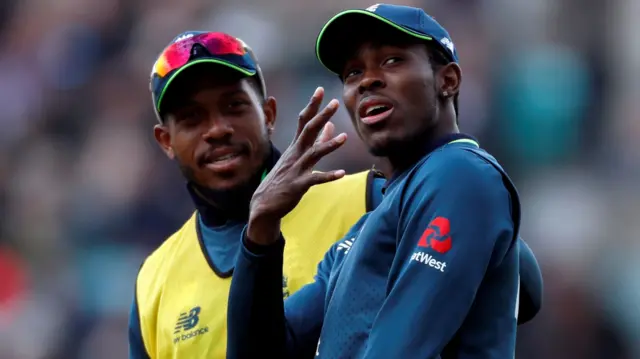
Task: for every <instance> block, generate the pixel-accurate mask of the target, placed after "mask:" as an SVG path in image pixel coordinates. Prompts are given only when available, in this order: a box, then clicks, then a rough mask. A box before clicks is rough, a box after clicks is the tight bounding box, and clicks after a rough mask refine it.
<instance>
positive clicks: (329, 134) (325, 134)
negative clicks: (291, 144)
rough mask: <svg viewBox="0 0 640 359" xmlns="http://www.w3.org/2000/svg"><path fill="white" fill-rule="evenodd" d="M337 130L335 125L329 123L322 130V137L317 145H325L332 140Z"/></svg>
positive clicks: (317, 141)
mask: <svg viewBox="0 0 640 359" xmlns="http://www.w3.org/2000/svg"><path fill="white" fill-rule="evenodd" d="M335 129H336V126H334V125H333V123H331V122H327V123H326V124H325V125H324V127H323V128H322V132H321V133H320V137H318V139H317V140H316V143H323V142H327V141H329V140H331V139H332V138H333V132H334V131H335Z"/></svg>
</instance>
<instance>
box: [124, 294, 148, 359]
mask: <svg viewBox="0 0 640 359" xmlns="http://www.w3.org/2000/svg"><path fill="white" fill-rule="evenodd" d="M129 359H150V357H149V354H148V353H147V350H146V349H145V346H144V342H143V339H142V331H141V330H140V315H139V313H138V304H137V300H136V297H135V294H134V298H133V300H132V303H131V310H130V311H129Z"/></svg>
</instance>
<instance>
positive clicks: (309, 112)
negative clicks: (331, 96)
mask: <svg viewBox="0 0 640 359" xmlns="http://www.w3.org/2000/svg"><path fill="white" fill-rule="evenodd" d="M323 98H324V89H323V88H322V87H318V88H317V89H316V91H315V92H314V93H313V95H312V96H311V99H310V100H309V104H308V105H307V106H306V107H305V108H304V109H302V111H300V114H299V115H298V129H297V131H296V137H295V138H294V141H295V139H296V138H298V136H300V133H302V129H303V128H304V126H305V125H306V124H307V122H309V121H311V119H312V118H313V117H314V116H315V115H316V114H317V113H318V111H319V110H320V104H322V99H323Z"/></svg>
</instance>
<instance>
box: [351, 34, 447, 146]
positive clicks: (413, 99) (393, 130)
mask: <svg viewBox="0 0 640 359" xmlns="http://www.w3.org/2000/svg"><path fill="white" fill-rule="evenodd" d="M454 66H455V67H457V65H454ZM449 67H451V66H450V65H447V66H445V67H444V68H443V69H440V70H438V71H436V72H435V73H434V71H433V69H432V66H431V63H430V61H429V56H428V53H427V50H426V47H425V45H424V44H423V43H417V44H402V45H387V44H384V43H383V44H380V43H372V42H364V43H362V44H361V45H360V46H359V47H358V48H357V50H356V51H355V52H354V54H353V55H352V56H350V57H349V58H348V60H347V61H346V63H345V66H344V68H343V72H342V74H341V77H342V80H343V85H344V86H343V101H344V104H345V107H346V109H347V112H348V113H349V115H350V117H351V120H352V122H353V124H354V126H355V128H356V131H357V132H358V134H359V136H360V137H361V138H362V140H363V141H364V142H365V144H366V145H367V147H368V148H369V150H370V151H371V153H372V154H373V155H375V156H393V155H394V153H395V154H398V152H400V153H402V149H403V148H405V149H406V148H410V147H411V146H412V145H414V144H415V143H417V142H418V141H423V142H424V141H428V140H429V139H430V137H432V133H433V132H434V131H433V130H434V128H435V127H437V125H438V121H439V119H440V117H441V116H440V112H441V111H442V110H443V108H444V107H446V106H447V103H442V101H441V100H440V98H439V96H440V94H441V93H442V92H443V91H445V90H446V91H448V92H449V93H450V94H454V93H455V92H457V87H458V84H459V68H458V72H457V74H456V73H455V72H456V71H455V69H454V70H451V69H449ZM449 102H451V101H449ZM449 105H450V106H451V109H453V105H452V104H449Z"/></svg>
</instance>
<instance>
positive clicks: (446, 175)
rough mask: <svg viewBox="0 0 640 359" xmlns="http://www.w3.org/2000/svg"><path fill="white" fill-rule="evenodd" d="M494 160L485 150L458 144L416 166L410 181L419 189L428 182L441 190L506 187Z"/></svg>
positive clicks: (437, 151)
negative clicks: (472, 148) (473, 149)
mask: <svg viewBox="0 0 640 359" xmlns="http://www.w3.org/2000/svg"><path fill="white" fill-rule="evenodd" d="M478 152H480V153H482V154H483V155H480V154H478ZM492 161H495V159H493V157H491V155H489V154H488V153H486V152H484V150H477V149H476V150H475V151H472V150H470V149H469V148H466V147H464V146H456V145H449V146H443V147H442V148H440V149H438V150H436V151H434V152H433V153H432V154H431V155H429V156H428V157H426V158H425V159H423V160H422V162H420V163H419V164H418V165H416V167H415V168H414V171H413V173H412V175H411V178H410V179H409V182H410V183H413V184H414V185H418V186H419V185H420V184H423V183H429V184H430V185H431V184H438V185H440V186H442V188H456V187H465V188H467V189H468V190H471V189H473V190H475V189H479V188H487V187H496V188H497V187H500V188H504V186H503V183H502V173H501V172H500V171H499V170H498V168H497V167H496V165H494V164H492ZM495 163H496V164H497V162H495Z"/></svg>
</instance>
